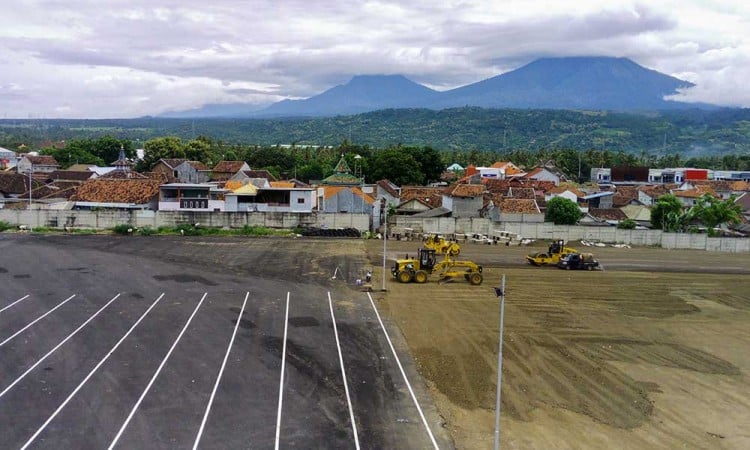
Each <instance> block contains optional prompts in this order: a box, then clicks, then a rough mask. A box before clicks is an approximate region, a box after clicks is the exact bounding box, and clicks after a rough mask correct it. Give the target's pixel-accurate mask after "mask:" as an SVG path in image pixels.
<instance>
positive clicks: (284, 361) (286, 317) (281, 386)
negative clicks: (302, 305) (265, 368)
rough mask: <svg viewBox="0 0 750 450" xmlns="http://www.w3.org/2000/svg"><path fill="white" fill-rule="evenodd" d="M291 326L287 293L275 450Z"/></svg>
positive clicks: (278, 434) (278, 433)
mask: <svg viewBox="0 0 750 450" xmlns="http://www.w3.org/2000/svg"><path fill="white" fill-rule="evenodd" d="M288 325H289V292H287V293H286V313H285V314H284V344H283V345H282V349H281V382H279V410H278V412H277V413H276V444H275V446H274V449H275V450H279V437H280V432H281V400H282V399H283V398H284V367H285V366H286V332H287V329H288Z"/></svg>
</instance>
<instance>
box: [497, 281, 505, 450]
mask: <svg viewBox="0 0 750 450" xmlns="http://www.w3.org/2000/svg"><path fill="white" fill-rule="evenodd" d="M495 295H496V296H498V297H500V338H499V339H498V341H499V343H498V352H497V399H496V403H495V450H498V449H499V448H500V391H501V390H502V386H503V319H504V317H503V316H504V315H505V274H503V282H502V285H501V287H499V288H495Z"/></svg>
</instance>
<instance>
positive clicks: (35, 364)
mask: <svg viewBox="0 0 750 450" xmlns="http://www.w3.org/2000/svg"><path fill="white" fill-rule="evenodd" d="M119 296H120V294H117V295H115V296H114V297H113V298H112V300H110V301H108V302H107V303H106V304H105V305H104V306H102V307H101V308H99V310H98V311H97V312H95V313H94V314H93V315H92V316H91V317H89V318H88V319H86V321H85V322H83V323H82V324H81V325H80V326H79V327H78V328H76V329H75V331H73V332H72V333H70V334H69V335H68V337H66V338H65V339H63V340H62V341H61V342H60V343H59V344H57V345H56V346H55V347H54V348H53V349H52V350H50V351H49V352H47V354H46V355H44V356H42V357H41V358H39V360H38V361H37V362H35V363H34V365H33V366H31V367H29V368H28V369H26V372H24V373H23V374H22V375H21V376H20V377H18V378H16V379H15V381H13V382H12V383H11V384H10V385H9V386H8V387H6V388H5V389H4V390H3V391H2V392H0V398H2V397H3V395H5V394H6V393H7V392H8V391H9V390H11V389H12V388H13V386H15V385H16V384H17V383H18V382H19V381H21V380H22V379H23V378H24V377H25V376H26V375H28V374H29V372H31V371H32V370H34V369H35V368H36V366H38V365H39V364H41V363H42V361H44V360H45V359H47V357H49V355H51V354H53V353H54V352H55V351H57V349H58V348H60V347H62V346H63V345H64V344H65V343H66V342H68V340H69V339H70V338H72V337H73V336H75V335H76V334H78V332H79V331H81V330H82V329H83V327H85V326H86V325H88V324H89V322H91V321H92V320H94V318H95V317H96V316H98V315H99V313H101V312H102V311H104V310H105V309H106V308H107V307H108V306H109V305H111V304H112V302H114V301H115V300H117V298H118V297H119ZM71 298H72V297H71Z"/></svg>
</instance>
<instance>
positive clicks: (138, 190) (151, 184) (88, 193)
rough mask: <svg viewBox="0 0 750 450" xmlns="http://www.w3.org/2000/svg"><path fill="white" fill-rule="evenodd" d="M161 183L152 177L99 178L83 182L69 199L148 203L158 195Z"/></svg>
mask: <svg viewBox="0 0 750 450" xmlns="http://www.w3.org/2000/svg"><path fill="white" fill-rule="evenodd" d="M160 185H161V183H160V182H159V181H157V180H152V179H148V178H147V179H141V178H136V179H116V178H110V179H106V178H99V179H96V180H89V181H86V182H85V183H83V184H82V185H81V186H80V187H79V188H78V192H77V193H76V195H74V196H73V197H72V198H71V200H73V201H81V202H101V203H135V204H143V203H148V202H150V201H151V200H153V199H154V197H156V196H158V195H159V186H160Z"/></svg>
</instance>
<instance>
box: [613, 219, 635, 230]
mask: <svg viewBox="0 0 750 450" xmlns="http://www.w3.org/2000/svg"><path fill="white" fill-rule="evenodd" d="M635 225H636V224H635V220H633V219H625V220H623V221H620V223H618V224H617V228H619V229H621V230H635Z"/></svg>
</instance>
